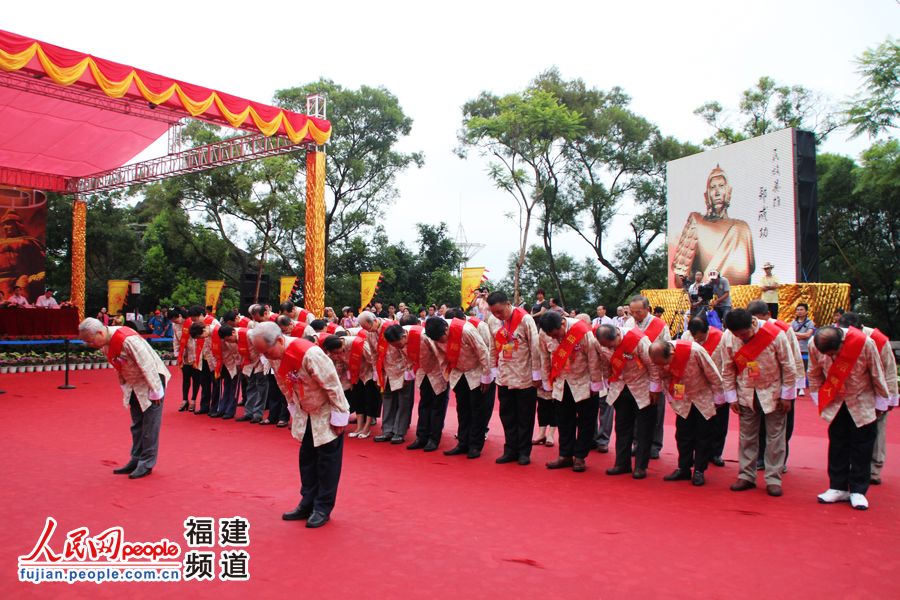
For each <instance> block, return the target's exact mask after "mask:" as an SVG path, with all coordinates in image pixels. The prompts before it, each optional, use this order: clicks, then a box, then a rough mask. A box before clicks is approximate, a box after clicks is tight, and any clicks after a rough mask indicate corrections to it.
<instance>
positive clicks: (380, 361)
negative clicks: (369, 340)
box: [375, 319, 396, 390]
mask: <svg viewBox="0 0 900 600" xmlns="http://www.w3.org/2000/svg"><path fill="white" fill-rule="evenodd" d="M395 324H396V323H394V321H388V320H387V319H384V320H383V321H382V322H381V327H379V328H378V346H377V349H378V355H377V356H376V358H375V376H376V377H377V378H378V387H380V388H381V389H382V390H383V389H384V359H385V357H386V356H387V348H388V342H387V340H386V339H384V330H385V329H387V328H388V327H390V326H391V325H395Z"/></svg>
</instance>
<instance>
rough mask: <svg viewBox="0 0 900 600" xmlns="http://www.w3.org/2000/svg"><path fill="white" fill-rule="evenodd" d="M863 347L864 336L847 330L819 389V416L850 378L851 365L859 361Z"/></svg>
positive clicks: (860, 332) (857, 331) (851, 329)
mask: <svg viewBox="0 0 900 600" xmlns="http://www.w3.org/2000/svg"><path fill="white" fill-rule="evenodd" d="M865 346H866V334H864V333H863V332H862V331H860V330H858V329H856V328H854V327H851V328H850V329H848V330H847V335H846V336H844V343H843V344H841V349H840V351H838V355H837V356H836V357H834V362H833V363H831V368H830V369H828V376H827V377H826V378H825V383H823V384H822V387H820V388H819V414H820V415H821V414H822V412H823V411H824V410H825V409H826V408H828V405H829V404H831V403H832V402H834V400H835V399H836V398H837V395H838V394H840V393H841V390H842V389H843V388H844V383H845V382H846V381H847V377H849V376H850V371H852V370H853V365H855V364H856V361H857V360H859V356H860V355H861V354H862V351H863V348H865Z"/></svg>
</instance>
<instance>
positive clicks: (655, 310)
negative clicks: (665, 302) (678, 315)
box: [653, 306, 666, 315]
mask: <svg viewBox="0 0 900 600" xmlns="http://www.w3.org/2000/svg"><path fill="white" fill-rule="evenodd" d="M665 312H666V309H665V308H663V307H662V306H654V307H653V314H654V315H662V314H665Z"/></svg>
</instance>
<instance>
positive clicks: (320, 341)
mask: <svg viewBox="0 0 900 600" xmlns="http://www.w3.org/2000/svg"><path fill="white" fill-rule="evenodd" d="M330 335H331V334H330V333H328V332H327V331H323V332H322V333H320V334H319V335H317V336H316V343H317V344H318V345H319V348H324V346H325V339H326V338H327V337H328V336H330Z"/></svg>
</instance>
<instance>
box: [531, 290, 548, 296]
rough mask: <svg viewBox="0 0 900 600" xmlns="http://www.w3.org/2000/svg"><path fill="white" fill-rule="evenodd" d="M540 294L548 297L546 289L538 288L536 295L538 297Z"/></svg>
mask: <svg viewBox="0 0 900 600" xmlns="http://www.w3.org/2000/svg"><path fill="white" fill-rule="evenodd" d="M538 294H540V295H541V296H546V295H547V294H545V293H544V288H538V289H537V291H536V292H535V293H534V295H535V296H537V295H538Z"/></svg>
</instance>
